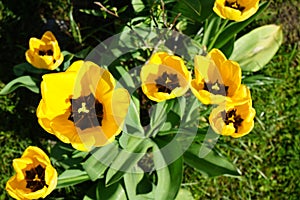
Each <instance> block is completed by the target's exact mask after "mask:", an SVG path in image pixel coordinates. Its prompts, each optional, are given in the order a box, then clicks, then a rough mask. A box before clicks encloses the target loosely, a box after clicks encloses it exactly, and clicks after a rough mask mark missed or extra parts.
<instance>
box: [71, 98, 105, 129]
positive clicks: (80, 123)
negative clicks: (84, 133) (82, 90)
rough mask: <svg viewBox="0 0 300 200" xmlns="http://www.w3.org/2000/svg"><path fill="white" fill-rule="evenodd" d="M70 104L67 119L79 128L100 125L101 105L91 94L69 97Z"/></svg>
mask: <svg viewBox="0 0 300 200" xmlns="http://www.w3.org/2000/svg"><path fill="white" fill-rule="evenodd" d="M70 101H71V104H72V110H71V114H70V116H69V118H68V119H69V120H70V121H72V122H74V123H75V126H76V127H78V128H80V129H81V130H84V129H87V128H91V127H95V126H99V125H100V126H102V120H103V105H102V104H101V103H100V102H99V101H98V100H97V99H95V97H94V95H93V94H90V95H87V96H81V97H79V98H77V99H70Z"/></svg>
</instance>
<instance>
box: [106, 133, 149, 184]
mask: <svg viewBox="0 0 300 200" xmlns="http://www.w3.org/2000/svg"><path fill="white" fill-rule="evenodd" d="M124 143H125V142H124ZM151 146H152V142H151V141H150V140H146V139H142V138H141V139H138V138H136V137H131V138H129V139H128V141H127V146H126V148H125V149H124V150H122V151H120V152H119V154H118V155H117V157H116V158H115V159H114V161H113V162H112V164H111V165H110V168H109V169H108V171H107V174H106V178H105V183H106V185H111V184H114V183H116V182H118V181H119V180H120V179H121V178H122V177H123V176H124V174H125V172H128V171H130V170H131V169H132V167H133V166H135V165H136V164H137V163H138V161H139V160H140V159H141V158H142V157H143V156H144V155H145V153H146V152H147V150H148V149H149V148H150V147H151Z"/></svg>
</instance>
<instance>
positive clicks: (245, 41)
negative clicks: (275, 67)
mask: <svg viewBox="0 0 300 200" xmlns="http://www.w3.org/2000/svg"><path fill="white" fill-rule="evenodd" d="M282 40H283V34H282V28H281V26H277V25H272V24H271V25H265V26H262V27H259V28H256V29H254V30H253V31H251V32H250V33H248V34H246V35H244V36H242V37H241V38H239V39H238V40H237V41H236V42H235V43H234V49H233V52H232V54H231V57H230V59H231V60H234V61H236V62H238V63H239V64H240V66H241V68H242V70H244V71H252V72H256V71H259V70H260V69H262V68H263V67H264V66H265V65H266V64H267V63H268V62H269V61H270V60H271V59H272V58H273V56H274V55H275V54H276V52H277V51H278V49H279V47H280V45H281V43H282Z"/></svg>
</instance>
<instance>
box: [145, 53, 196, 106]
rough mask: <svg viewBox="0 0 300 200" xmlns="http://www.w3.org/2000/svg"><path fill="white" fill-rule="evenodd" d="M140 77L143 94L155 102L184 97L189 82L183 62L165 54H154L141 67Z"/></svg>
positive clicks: (188, 75)
mask: <svg viewBox="0 0 300 200" xmlns="http://www.w3.org/2000/svg"><path fill="white" fill-rule="evenodd" d="M140 76H141V81H142V90H143V92H144V94H145V95H146V96H147V97H148V98H149V99H151V100H152V101H156V102H161V101H165V100H168V99H172V98H175V97H179V96H182V95H184V94H185V93H186V92H187V90H188V89H189V85H190V80H191V75H190V73H189V72H188V70H187V68H186V66H185V64H184V62H183V60H182V59H181V58H180V57H178V56H173V55H169V54H168V53H165V52H158V53H155V54H154V55H153V56H152V57H151V58H150V60H149V61H148V63H147V64H146V65H144V66H143V67H142V69H141V74H140Z"/></svg>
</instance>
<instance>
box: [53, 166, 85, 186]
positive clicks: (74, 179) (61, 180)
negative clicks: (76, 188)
mask: <svg viewBox="0 0 300 200" xmlns="http://www.w3.org/2000/svg"><path fill="white" fill-rule="evenodd" d="M87 180H90V177H89V176H88V174H87V173H86V172H85V171H82V170H79V169H68V170H66V171H64V172H63V173H62V174H61V175H59V177H58V180H57V186H56V188H62V187H67V186H72V185H76V184H79V183H82V182H84V181H87Z"/></svg>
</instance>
